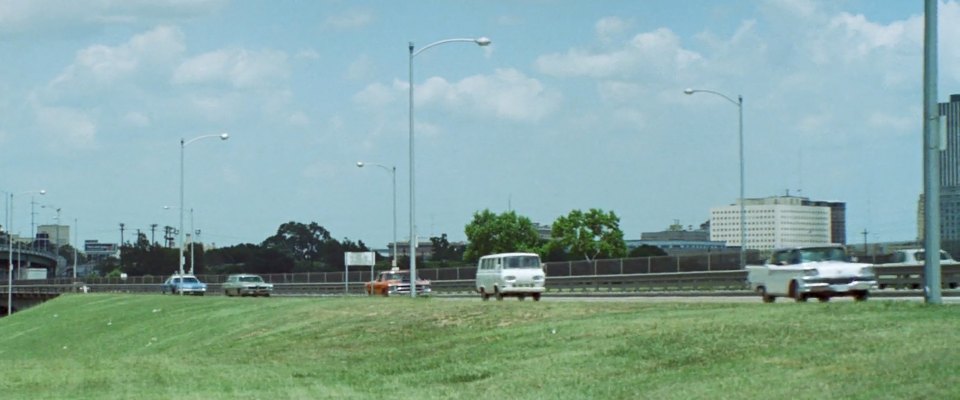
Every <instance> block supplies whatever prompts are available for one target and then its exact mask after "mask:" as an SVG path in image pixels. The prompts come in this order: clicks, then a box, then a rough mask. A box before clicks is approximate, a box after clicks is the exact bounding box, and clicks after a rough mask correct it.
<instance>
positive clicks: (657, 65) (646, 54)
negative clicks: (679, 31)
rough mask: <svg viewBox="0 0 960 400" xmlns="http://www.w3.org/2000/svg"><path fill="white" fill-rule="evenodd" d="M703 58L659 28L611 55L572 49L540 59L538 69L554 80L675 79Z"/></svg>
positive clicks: (641, 35) (643, 34) (642, 35)
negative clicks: (678, 72) (651, 76)
mask: <svg viewBox="0 0 960 400" xmlns="http://www.w3.org/2000/svg"><path fill="white" fill-rule="evenodd" d="M701 58H702V56H701V55H700V54H698V53H696V52H693V51H690V50H686V49H684V48H683V47H682V46H681V45H680V38H679V37H677V35H676V34H674V33H673V32H672V31H670V30H669V29H666V28H660V29H657V30H655V31H652V32H645V33H640V34H638V35H636V36H634V37H633V38H632V39H631V40H630V41H628V42H627V43H624V45H623V46H622V47H621V48H619V49H615V50H612V51H608V52H591V51H587V50H582V49H571V50H569V51H568V52H567V53H566V54H548V55H544V56H540V57H539V58H537V61H536V66H537V69H539V70H540V71H541V72H543V73H545V74H549V75H555V76H586V77H593V78H607V77H622V76H634V75H637V74H643V73H649V72H656V73H659V74H670V75H672V74H673V73H675V71H676V70H678V69H684V68H687V67H689V66H691V65H692V64H694V63H696V62H697V61H699V60H700V59H701Z"/></svg>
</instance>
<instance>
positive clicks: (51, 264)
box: [0, 244, 57, 283]
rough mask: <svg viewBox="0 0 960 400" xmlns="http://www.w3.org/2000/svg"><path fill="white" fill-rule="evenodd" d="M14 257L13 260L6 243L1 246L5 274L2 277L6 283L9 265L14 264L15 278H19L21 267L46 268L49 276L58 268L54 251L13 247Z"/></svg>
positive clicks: (0, 251)
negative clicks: (18, 272) (18, 273)
mask: <svg viewBox="0 0 960 400" xmlns="http://www.w3.org/2000/svg"><path fill="white" fill-rule="evenodd" d="M12 253H13V254H12V255H13V257H12V260H11V257H10V255H11V252H10V251H9V250H8V248H7V246H6V245H5V244H4V245H2V247H0V269H2V270H3V272H4V274H3V276H2V277H0V280H2V281H3V282H4V283H6V278H7V271H6V269H7V266H8V265H10V264H11V262H10V261H12V264H13V279H14V281H16V280H17V270H18V269H20V268H46V270H47V276H48V277H49V276H53V274H54V273H55V272H56V270H57V257H56V255H54V253H51V252H48V251H39V250H31V249H18V248H14V249H13V252H12Z"/></svg>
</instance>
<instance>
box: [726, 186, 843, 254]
mask: <svg viewBox="0 0 960 400" xmlns="http://www.w3.org/2000/svg"><path fill="white" fill-rule="evenodd" d="M743 208H744V211H745V212H746V216H745V218H744V220H745V221H746V231H745V233H746V234H745V236H746V244H745V245H746V246H745V247H746V248H747V249H754V250H772V249H778V248H784V247H794V246H817V245H828V244H845V243H846V227H845V224H846V222H845V218H846V205H845V204H844V203H842V202H834V201H814V200H810V199H808V198H806V197H797V196H790V195H789V194H787V195H786V196H773V197H766V198H758V199H744V203H743ZM710 240H712V241H722V242H725V243H726V244H727V246H728V247H740V246H741V242H740V203H739V201H738V202H737V203H734V204H731V205H728V206H722V207H714V208H712V209H710Z"/></svg>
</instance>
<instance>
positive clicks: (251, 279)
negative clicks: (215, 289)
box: [223, 274, 273, 297]
mask: <svg viewBox="0 0 960 400" xmlns="http://www.w3.org/2000/svg"><path fill="white" fill-rule="evenodd" d="M270 293H273V284H272V283H267V282H264V281H263V278H261V277H260V275H252V274H235V275H230V276H228V277H227V281H226V282H224V283H223V294H225V295H227V296H265V297H268V296H270Z"/></svg>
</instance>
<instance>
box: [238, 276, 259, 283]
mask: <svg viewBox="0 0 960 400" xmlns="http://www.w3.org/2000/svg"><path fill="white" fill-rule="evenodd" d="M240 282H263V278H261V277H259V276H241V277H240Z"/></svg>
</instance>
